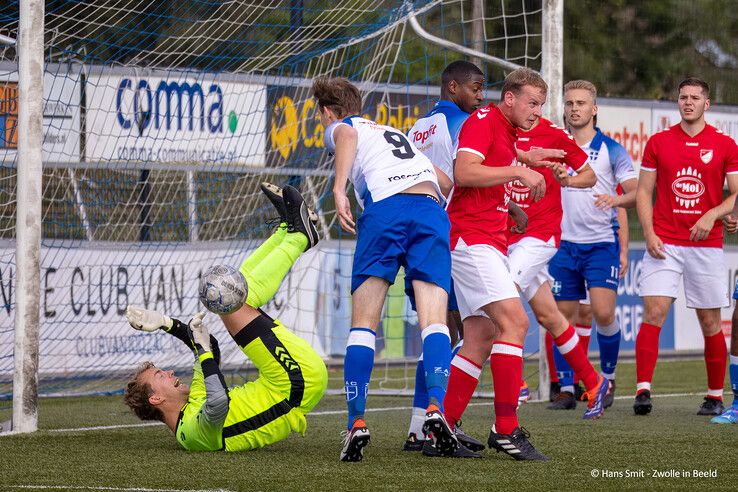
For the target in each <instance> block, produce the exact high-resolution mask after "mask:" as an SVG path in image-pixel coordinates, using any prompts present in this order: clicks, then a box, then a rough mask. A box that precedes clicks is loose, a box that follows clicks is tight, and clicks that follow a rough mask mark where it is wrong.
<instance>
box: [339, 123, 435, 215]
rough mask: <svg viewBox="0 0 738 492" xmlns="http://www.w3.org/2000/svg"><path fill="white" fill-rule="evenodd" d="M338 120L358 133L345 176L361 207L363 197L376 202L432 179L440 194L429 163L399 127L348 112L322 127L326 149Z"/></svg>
mask: <svg viewBox="0 0 738 492" xmlns="http://www.w3.org/2000/svg"><path fill="white" fill-rule="evenodd" d="M341 124H346V125H349V126H352V127H353V128H354V129H355V130H356V132H357V134H358V141H357V146H356V157H355V158H354V163H353V166H351V172H350V174H349V179H350V180H351V182H352V183H353V185H354V192H355V193H356V198H357V200H358V201H359V204H360V205H361V206H362V207H364V203H365V202H366V201H367V200H370V201H371V202H378V201H380V200H383V199H385V198H388V197H390V196H392V195H396V194H397V193H401V192H402V191H403V190H406V189H408V188H410V187H411V186H414V185H416V184H418V183H422V182H425V181H430V182H432V183H433V184H434V186H435V188H436V191H437V193H438V196H443V195H442V194H441V189H440V187H439V186H438V180H437V179H436V172H435V170H434V169H433V164H432V163H431V161H430V160H429V159H428V158H427V157H426V156H425V155H423V154H422V153H421V152H419V151H418V149H417V148H415V146H414V145H412V143H410V141H409V140H408V139H407V137H406V136H405V135H404V134H403V133H402V132H401V131H400V130H396V129H395V128H392V127H390V126H386V125H380V124H378V123H376V122H374V121H371V120H367V119H365V118H362V117H360V116H349V117H348V118H345V119H343V120H341V121H339V122H336V123H334V124H332V125H330V126H329V127H328V128H326V134H325V142H326V147H327V148H328V150H331V151H332V150H333V149H335V141H334V140H333V132H334V131H335V129H336V127H337V126H338V125H341Z"/></svg>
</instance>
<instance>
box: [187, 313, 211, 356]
mask: <svg viewBox="0 0 738 492" xmlns="http://www.w3.org/2000/svg"><path fill="white" fill-rule="evenodd" d="M204 317H205V311H200V312H199V313H197V314H196V315H194V316H193V317H192V319H191V320H190V335H191V336H192V342H193V343H194V344H195V348H197V350H198V352H200V353H203V352H212V349H211V348H210V333H209V332H208V327H207V325H206V324H205V323H203V322H202V319H203V318H204Z"/></svg>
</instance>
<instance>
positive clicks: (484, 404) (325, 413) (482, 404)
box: [0, 393, 702, 490]
mask: <svg viewBox="0 0 738 492" xmlns="http://www.w3.org/2000/svg"><path fill="white" fill-rule="evenodd" d="M701 394H702V393H667V394H664V395H659V394H655V395H654V394H652V395H651V398H678V397H680V396H697V395H701ZM630 398H633V396H632V395H621V396H616V397H615V399H616V400H628V399H630ZM534 403H549V402H548V401H543V400H530V401H529V402H527V403H526V405H530V404H534ZM492 405H494V401H492V400H491V399H490V400H489V401H483V402H476V403H469V405H468V406H470V407H487V406H492ZM407 410H412V407H409V406H402V407H380V408H367V409H366V413H373V412H397V411H407ZM345 413H346V410H345V409H344V410H323V411H321V412H310V413H309V414H308V415H310V416H311V417H312V416H316V417H323V416H328V415H344V414H345ZM159 425H164V424H163V423H162V422H142V423H140V424H120V425H100V426H96V427H76V428H71V429H46V430H41V431H39V432H86V431H99V430H115V429H128V428H137V427H153V426H159ZM5 435H18V434H17V433H13V432H7V433H0V438H2V437H3V436H5ZM111 490H128V489H111ZM131 490H143V489H131Z"/></svg>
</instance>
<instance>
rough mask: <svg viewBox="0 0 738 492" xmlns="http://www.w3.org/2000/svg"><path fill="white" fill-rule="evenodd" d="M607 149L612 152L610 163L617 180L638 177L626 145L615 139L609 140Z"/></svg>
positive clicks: (621, 180)
mask: <svg viewBox="0 0 738 492" xmlns="http://www.w3.org/2000/svg"><path fill="white" fill-rule="evenodd" d="M607 151H608V153H609V154H610V165H611V166H612V174H613V175H614V176H615V180H616V182H618V183H623V182H625V181H628V180H629V179H635V178H637V177H638V176H637V175H636V172H635V169H633V160H632V159H631V158H630V156H629V155H628V151H627V150H625V147H623V146H622V145H620V144H619V143H617V142H616V141H615V140H607Z"/></svg>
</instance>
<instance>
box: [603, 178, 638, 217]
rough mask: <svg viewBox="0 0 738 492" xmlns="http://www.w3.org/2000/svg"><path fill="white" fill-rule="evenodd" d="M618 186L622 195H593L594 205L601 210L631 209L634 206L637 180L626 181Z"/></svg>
mask: <svg viewBox="0 0 738 492" xmlns="http://www.w3.org/2000/svg"><path fill="white" fill-rule="evenodd" d="M620 186H621V188H623V194H622V195H607V194H595V198H596V200H595V205H596V206H597V207H599V208H601V209H603V210H606V209H608V208H615V207H623V208H633V206H635V204H636V190H637V189H638V179H636V178H630V179H626V180H625V181H623V182H622V183H620Z"/></svg>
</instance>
